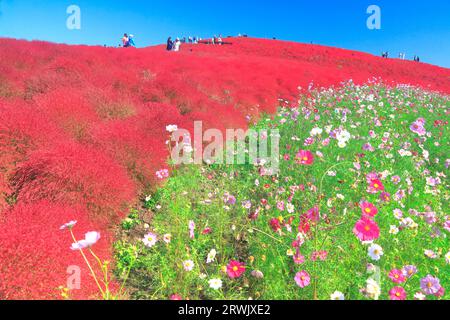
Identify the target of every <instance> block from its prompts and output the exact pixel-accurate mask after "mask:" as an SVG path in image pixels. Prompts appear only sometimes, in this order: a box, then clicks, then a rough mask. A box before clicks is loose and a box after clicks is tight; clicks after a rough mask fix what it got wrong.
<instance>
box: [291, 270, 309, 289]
mask: <svg viewBox="0 0 450 320" xmlns="http://www.w3.org/2000/svg"><path fill="white" fill-rule="evenodd" d="M294 280H295V283H297V285H298V286H299V287H300V288H305V287H307V286H309V285H310V283H311V277H310V276H309V273H308V272H306V271H300V272H298V273H297V274H296V275H295V278H294Z"/></svg>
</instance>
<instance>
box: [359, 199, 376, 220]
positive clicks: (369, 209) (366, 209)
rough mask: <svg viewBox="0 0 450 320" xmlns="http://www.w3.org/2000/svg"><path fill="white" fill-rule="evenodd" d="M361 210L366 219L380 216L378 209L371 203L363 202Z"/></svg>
mask: <svg viewBox="0 0 450 320" xmlns="http://www.w3.org/2000/svg"><path fill="white" fill-rule="evenodd" d="M360 208H361V211H362V214H363V216H366V217H375V216H376V215H377V214H378V209H377V207H375V206H374V205H373V204H371V203H370V202H362V203H361V204H360Z"/></svg>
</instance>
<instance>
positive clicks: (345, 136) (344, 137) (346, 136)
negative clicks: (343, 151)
mask: <svg viewBox="0 0 450 320" xmlns="http://www.w3.org/2000/svg"><path fill="white" fill-rule="evenodd" d="M350 138H351V135H350V132H348V131H347V130H341V131H339V132H338V133H337V134H336V139H337V140H338V141H339V142H343V143H347V142H348V141H350Z"/></svg>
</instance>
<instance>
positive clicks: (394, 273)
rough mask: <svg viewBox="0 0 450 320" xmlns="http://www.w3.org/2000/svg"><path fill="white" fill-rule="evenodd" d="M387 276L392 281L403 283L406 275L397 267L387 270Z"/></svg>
mask: <svg viewBox="0 0 450 320" xmlns="http://www.w3.org/2000/svg"><path fill="white" fill-rule="evenodd" d="M389 278H390V279H391V280H392V282H394V283H403V282H405V281H406V277H405V276H404V275H403V272H402V270H399V269H392V270H391V272H389Z"/></svg>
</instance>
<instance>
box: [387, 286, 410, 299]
mask: <svg viewBox="0 0 450 320" xmlns="http://www.w3.org/2000/svg"><path fill="white" fill-rule="evenodd" d="M389 299H391V300H405V299H406V291H405V289H404V288H402V287H394V288H392V289H391V290H390V291H389Z"/></svg>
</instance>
